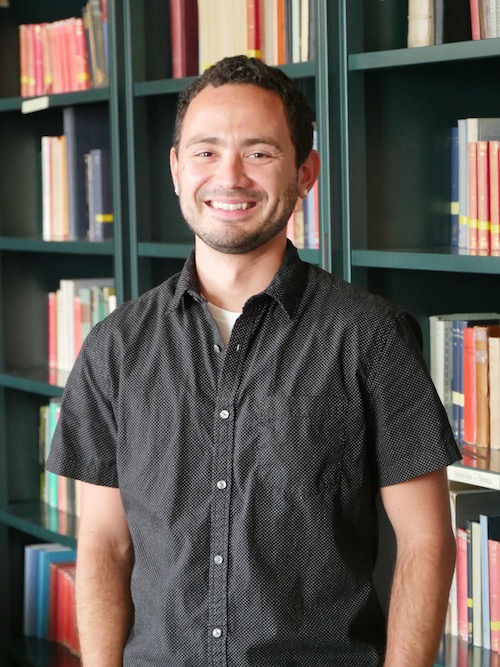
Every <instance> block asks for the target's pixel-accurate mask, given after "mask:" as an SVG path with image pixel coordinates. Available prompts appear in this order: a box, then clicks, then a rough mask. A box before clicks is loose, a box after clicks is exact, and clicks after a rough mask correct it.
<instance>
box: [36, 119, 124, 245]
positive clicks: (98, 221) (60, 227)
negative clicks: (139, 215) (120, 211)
mask: <svg viewBox="0 0 500 667" xmlns="http://www.w3.org/2000/svg"><path fill="white" fill-rule="evenodd" d="M63 127H64V134H63V135H61V136H44V137H42V142H41V156H42V158H41V159H42V236H43V239H44V240H45V241H78V240H86V241H107V240H111V239H112V238H113V202H112V187H111V167H110V161H109V124H108V115H107V110H106V108H105V107H100V106H96V107H85V108H84V107H66V108H65V109H64V111H63Z"/></svg>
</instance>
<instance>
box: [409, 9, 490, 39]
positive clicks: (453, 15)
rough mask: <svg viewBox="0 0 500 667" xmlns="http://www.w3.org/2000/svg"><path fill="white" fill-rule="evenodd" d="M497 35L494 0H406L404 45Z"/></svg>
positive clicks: (487, 37) (488, 37)
mask: <svg viewBox="0 0 500 667" xmlns="http://www.w3.org/2000/svg"><path fill="white" fill-rule="evenodd" d="M492 37H500V5H499V4H498V2H497V0H409V1H408V42H407V43H408V46H409V47H410V48H411V47H415V46H432V45H434V44H444V43H448V42H464V41H467V40H471V39H474V40H479V39H490V38H492Z"/></svg>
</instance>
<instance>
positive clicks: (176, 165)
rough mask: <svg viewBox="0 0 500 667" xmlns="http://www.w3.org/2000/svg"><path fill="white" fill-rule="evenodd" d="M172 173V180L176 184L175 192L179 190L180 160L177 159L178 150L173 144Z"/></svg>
mask: <svg viewBox="0 0 500 667" xmlns="http://www.w3.org/2000/svg"><path fill="white" fill-rule="evenodd" d="M170 174H171V175H172V182H173V184H174V189H175V193H176V194H178V192H179V178H178V175H179V161H178V159H177V152H176V150H175V148H174V147H173V146H172V148H171V149H170Z"/></svg>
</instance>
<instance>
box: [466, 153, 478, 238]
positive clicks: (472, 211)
mask: <svg viewBox="0 0 500 667" xmlns="http://www.w3.org/2000/svg"><path fill="white" fill-rule="evenodd" d="M467 174H468V186H469V191H468V192H469V200H468V217H469V245H468V248H469V250H477V142H475V141H469V143H468V144H467Z"/></svg>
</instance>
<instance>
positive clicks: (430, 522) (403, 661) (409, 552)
mask: <svg viewBox="0 0 500 667" xmlns="http://www.w3.org/2000/svg"><path fill="white" fill-rule="evenodd" d="M381 496H382V502H383V504H384V507H385V510H386V512H387V516H388V518H389V520H390V522H391V524H392V526H393V528H394V532H395V534H396V543H397V557H396V567H395V571H394V579H393V584H392V590H391V598H390V604H389V619H388V628H387V653H386V660H385V663H384V667H410V666H411V667H432V665H434V659H435V657H436V654H437V649H438V646H439V641H440V638H441V634H442V632H443V628H444V622H445V618H446V611H447V603H448V594H449V589H450V584H451V579H452V576H453V569H454V565H455V553H456V551H455V540H454V537H453V533H452V529H451V520H450V501H449V494H448V485H447V481H446V472H445V470H443V469H441V470H437V471H435V472H432V473H429V474H427V475H422V476H421V477H417V478H415V479H413V480H411V481H409V482H405V483H403V484H395V485H394V486H387V487H385V488H383V489H381Z"/></svg>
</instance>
